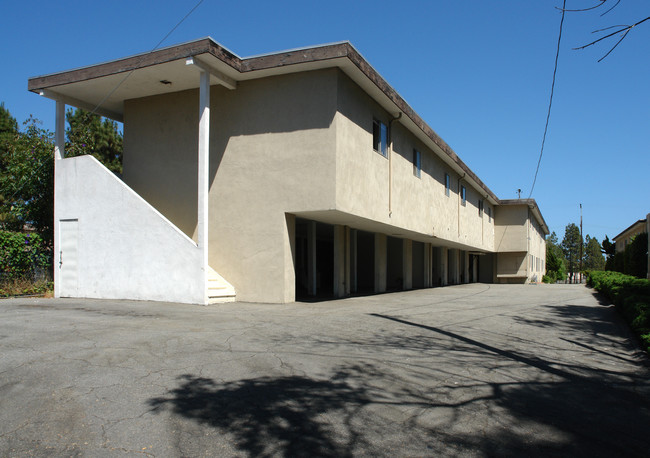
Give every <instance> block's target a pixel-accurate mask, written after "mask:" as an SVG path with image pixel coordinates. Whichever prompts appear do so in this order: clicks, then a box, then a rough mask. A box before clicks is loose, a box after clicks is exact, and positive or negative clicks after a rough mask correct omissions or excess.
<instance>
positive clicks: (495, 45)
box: [0, 0, 650, 240]
mask: <svg viewBox="0 0 650 458" xmlns="http://www.w3.org/2000/svg"><path fill="white" fill-rule="evenodd" d="M611 1H612V0H610V2H611ZM195 3H196V2H195V1H194V0H192V1H171V0H160V1H156V2H152V1H122V0H112V1H104V2H95V1H89V2H80V1H68V0H61V1H57V2H52V1H43V0H36V1H31V2H9V1H5V2H3V5H2V7H1V8H0V10H1V11H2V27H1V29H0V30H1V31H0V34H1V40H2V41H1V42H2V46H1V47H0V61H1V62H2V72H0V87H1V88H2V89H1V91H2V92H1V93H0V101H4V103H5V107H6V108H8V109H9V110H10V111H11V113H12V114H13V115H14V117H15V118H16V119H17V120H18V122H19V123H21V122H22V121H24V120H25V119H27V117H28V116H29V114H33V115H34V116H35V117H37V118H39V119H41V120H42V121H43V122H44V126H45V127H46V128H49V129H53V126H54V102H52V101H51V100H48V99H43V98H41V97H39V96H37V95H35V94H32V93H29V92H27V79H28V78H29V77H31V76H37V75H41V74H47V73H52V72H57V71H61V70H68V69H71V68H75V67H80V66H86V65H90V64H94V63H99V62H103V61H107V60H112V59H116V58H120V57H124V56H128V55H132V54H137V53H142V52H147V51H149V50H151V49H152V48H153V47H154V46H155V45H156V44H157V43H158V42H159V41H160V40H161V39H162V38H163V37H164V36H165V35H166V34H167V33H168V32H169V31H170V30H171V28H172V27H173V26H174V25H176V24H177V23H178V21H180V19H181V18H183V16H185V14H187V12H188V11H189V10H190V9H191V8H192V6H194V5H195ZM595 3H598V1H597V0H568V1H567V8H580V7H586V6H590V5H593V4H595ZM561 4H562V2H561V0H546V1H530V0H499V1H485V0H473V1H469V0H468V1H462V0H459V1H453V2H452V1H439V0H430V1H410V0H402V1H399V2H395V1H382V0H375V1H373V2H361V1H350V0H347V1H338V0H330V1H327V2H305V1H281V0H278V1H274V2H268V1H257V2H255V1H249V2H233V1H229V2H224V1H217V0H204V1H203V3H202V4H201V5H200V6H199V7H198V8H197V10H196V11H195V12H194V13H193V14H192V15H191V16H190V17H188V18H187V20H186V21H185V22H183V24H182V25H180V26H179V27H178V28H177V29H176V30H175V31H174V33H172V34H171V36H170V37H169V38H167V40H166V41H165V42H164V43H163V44H162V46H169V45H173V44H176V43H181V42H185V41H189V40H193V39H197V38H202V37H205V36H211V37H212V38H214V39H215V40H216V41H217V42H219V43H221V44H222V45H223V46H225V47H227V48H228V49H230V50H231V51H233V52H234V53H236V54H238V55H239V56H241V57H246V56H250V55H255V54H261V53H267V52H275V51H280V50H284V49H290V48H296V47H302V46H309V45H316V44H322V43H329V42H335V41H342V40H349V41H350V42H352V44H353V45H354V46H355V47H356V48H357V49H358V50H359V51H360V52H361V54H362V55H363V56H364V57H365V58H366V59H367V60H368V61H369V62H370V64H371V65H372V66H374V67H375V69H377V71H378V72H379V73H380V74H381V75H382V76H383V77H384V78H385V79H386V80H387V81H388V82H389V84H391V85H392V86H393V87H394V88H395V89H396V90H397V91H398V92H399V93H400V94H401V95H402V97H403V98H404V99H406V101H407V102H408V103H410V104H411V106H412V107H413V108H414V109H415V110H416V111H417V112H418V113H419V114H420V116H422V118H423V119H424V120H425V121H426V122H427V123H428V124H429V125H430V126H431V127H432V128H433V129H434V130H435V131H436V132H437V133H438V134H439V135H440V136H441V137H442V138H443V139H444V140H445V141H446V142H447V143H449V144H450V145H451V147H452V148H453V149H454V150H455V151H456V152H457V153H458V155H459V156H460V157H461V158H462V159H463V160H464V161H465V162H466V163H467V164H468V165H469V167H470V168H471V169H472V170H473V171H474V172H476V173H477V174H478V176H479V177H480V178H481V179H482V180H483V181H484V182H485V183H486V184H487V185H488V186H489V187H490V188H491V189H492V190H493V191H494V192H495V193H496V195H497V196H498V197H499V198H501V199H511V198H516V197H517V194H516V190H517V188H521V189H522V197H527V196H528V193H529V191H530V188H531V185H532V181H533V175H534V172H535V167H536V164H537V159H538V156H539V150H540V146H541V140H542V134H543V130H544V123H545V119H546V110H547V104H548V98H549V92H550V85H551V78H552V72H553V61H554V58H555V49H556V43H557V35H558V29H559V23H560V12H559V11H558V10H557V9H556V8H555V7H559V6H561ZM648 15H650V6H649V2H647V1H640V0H622V1H621V3H620V5H619V6H618V7H617V8H616V9H614V10H613V11H612V12H611V13H609V14H607V15H605V16H604V17H600V15H599V13H598V10H596V12H591V13H570V14H569V13H568V14H567V16H566V18H565V23H564V33H563V38H562V40H563V41H562V46H561V51H560V61H559V68H558V74H557V82H556V88H555V99H554V104H553V112H552V114H551V122H550V126H549V132H548V137H547V141H546V147H545V151H544V157H543V159H542V164H541V167H540V171H539V177H538V180H537V184H536V186H535V190H534V193H533V197H534V198H535V199H537V202H538V203H539V205H540V208H541V210H542V213H543V215H544V217H545V219H546V221H547V223H548V225H549V227H550V229H551V231H555V232H556V233H557V234H558V236H559V237H560V239H561V238H562V237H563V235H564V228H565V226H566V225H567V224H568V223H570V222H574V223H576V224H577V223H579V218H580V212H579V204H580V203H582V204H583V215H584V233H585V234H590V235H592V236H595V237H597V238H598V240H602V239H603V238H604V236H605V234H607V235H609V237H610V238H611V237H613V236H614V235H616V234H618V233H619V232H621V231H622V230H623V229H625V228H626V227H627V226H629V225H630V224H632V223H633V222H635V221H636V220H638V219H640V218H643V217H645V215H646V214H647V213H649V212H650V154H649V153H650V59H648V51H649V50H650V22H649V23H645V24H643V25H641V26H639V27H638V28H637V29H635V30H634V31H633V32H632V33H630V34H629V35H628V38H627V39H626V40H625V41H624V42H623V43H622V44H621V45H620V46H619V47H618V48H617V49H616V50H615V51H614V52H613V53H612V54H611V55H610V56H609V57H607V58H606V59H605V60H604V61H603V62H600V63H598V62H597V60H598V59H599V58H600V57H601V56H602V55H603V54H604V53H605V52H606V51H607V50H608V49H609V47H608V46H609V45H610V43H611V44H613V43H614V42H611V41H610V42H607V43H604V44H602V45H600V46H594V47H591V48H589V49H587V50H583V51H574V50H572V49H571V48H573V47H576V46H579V45H582V44H586V43H588V42H589V41H591V40H592V39H593V38H594V35H592V34H591V32H592V31H593V30H595V29H599V28H603V27H606V26H610V25H615V24H630V23H633V22H636V21H637V20H639V19H641V18H643V17H646V16H648Z"/></svg>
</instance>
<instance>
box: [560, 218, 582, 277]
mask: <svg viewBox="0 0 650 458" xmlns="http://www.w3.org/2000/svg"><path fill="white" fill-rule="evenodd" d="M580 245H582V237H580V229H578V226H576V225H575V224H574V223H570V224H568V225H567V226H566V228H565V229H564V238H563V239H562V252H563V253H564V259H565V260H566V261H567V265H568V271H569V281H570V282H571V283H573V282H574V274H575V273H576V272H577V271H578V269H579V261H580Z"/></svg>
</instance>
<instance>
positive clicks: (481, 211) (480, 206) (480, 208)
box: [478, 199, 483, 216]
mask: <svg viewBox="0 0 650 458" xmlns="http://www.w3.org/2000/svg"><path fill="white" fill-rule="evenodd" d="M478 216H483V199H479V201H478Z"/></svg>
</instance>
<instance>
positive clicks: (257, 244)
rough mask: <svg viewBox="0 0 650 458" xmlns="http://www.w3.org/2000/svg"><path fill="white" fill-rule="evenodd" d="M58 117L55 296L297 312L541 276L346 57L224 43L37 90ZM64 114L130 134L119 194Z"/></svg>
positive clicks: (499, 210)
mask: <svg viewBox="0 0 650 458" xmlns="http://www.w3.org/2000/svg"><path fill="white" fill-rule="evenodd" d="M29 90H31V91H33V92H36V93H39V94H41V95H44V96H46V97H49V98H52V99H54V100H56V116H57V121H56V135H55V136H56V145H57V147H56V151H55V177H56V178H55V246H56V249H55V252H56V259H55V265H56V268H55V294H56V296H72V297H98V298H131V299H149V300H168V301H181V302H189V303H209V302H213V301H223V300H233V299H234V298H235V297H236V298H237V300H242V301H262V302H288V301H293V300H295V299H296V297H298V298H302V297H307V296H316V297H341V296H345V295H348V294H355V293H368V292H369V293H373V292H384V291H391V290H401V289H410V288H424V287H431V286H441V285H448V284H459V283H467V282H477V281H481V282H513V281H518V282H526V281H536V280H538V279H541V275H542V273H543V272H544V259H545V251H546V250H545V235H546V234H547V233H548V228H547V226H546V224H545V222H544V219H543V218H542V215H541V213H540V211H539V208H538V206H537V204H536V203H535V201H534V200H515V201H501V200H499V198H497V196H496V195H494V193H493V192H492V191H490V189H489V188H488V187H487V186H486V185H485V184H484V183H483V182H482V181H481V180H480V179H479V178H478V177H477V176H476V175H475V174H474V173H473V172H472V171H471V170H470V169H469V168H468V167H467V165H465V163H464V162H463V161H462V160H461V159H460V158H459V157H458V156H457V155H456V154H455V153H454V151H453V150H452V149H451V148H450V147H449V146H448V145H447V144H446V143H445V142H444V141H443V140H442V139H441V138H440V137H439V136H438V135H437V134H436V133H435V132H434V131H433V130H432V129H431V128H430V127H429V126H428V125H427V124H426V123H425V122H424V121H423V120H422V119H421V118H420V117H419V116H418V115H417V113H415V112H414V111H413V110H412V109H411V107H410V106H409V105H408V104H407V103H406V102H405V101H404V100H403V99H402V98H401V97H400V96H399V95H398V94H397V92H396V91H395V90H394V89H393V88H392V87H391V86H389V85H388V83H387V82H386V81H385V80H384V79H382V77H381V76H380V75H379V74H378V73H377V72H376V71H375V70H374V69H373V68H372V67H371V66H370V65H369V64H368V62H366V61H365V60H364V59H363V57H361V55H360V54H359V53H358V52H357V51H356V50H355V49H354V48H353V47H352V46H351V45H350V44H349V43H336V44H330V45H324V46H317V47H313V48H306V49H298V50H292V51H285V52H280V53H277V54H269V55H263V56H257V57H251V58H240V57H238V56H236V55H235V54H233V53H231V52H230V51H228V50H226V49H225V48H223V47H222V46H220V45H219V44H217V43H216V42H214V41H213V40H212V39H210V38H205V39H201V40H197V41H193V42H190V43H185V44H181V45H177V46H173V47H169V48H165V49H161V50H157V51H154V52H150V53H147V54H142V55H138V56H133V57H128V58H124V59H120V60H117V61H113V62H108V63H103V64H99V65H93V66H89V67H85V68H80V69H75V70H70V71H66V72H61V73H56V74H51V75H46V76H41V77H35V78H31V79H30V80H29ZM66 105H70V106H75V107H80V108H85V109H89V110H94V111H95V112H96V113H98V114H101V115H103V116H107V117H109V118H111V119H115V120H118V121H121V122H123V123H124V159H123V165H124V172H123V176H122V177H121V178H118V177H116V176H115V175H113V174H112V173H110V172H109V171H108V170H107V169H105V168H104V167H103V166H102V165H101V164H100V163H99V162H97V161H96V160H95V159H94V158H92V157H91V156H80V157H70V158H65V151H64V145H65V141H64V140H65V139H64V130H65V129H64V128H65V107H66Z"/></svg>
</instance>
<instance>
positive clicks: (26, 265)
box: [0, 231, 51, 281]
mask: <svg viewBox="0 0 650 458" xmlns="http://www.w3.org/2000/svg"><path fill="white" fill-rule="evenodd" d="M50 258H51V256H50V251H49V250H48V249H47V247H46V245H45V243H44V242H43V238H42V237H41V236H40V235H38V234H24V233H22V232H10V231H0V279H2V280H4V281H7V280H12V279H15V278H22V277H28V278H32V277H33V274H34V272H35V271H36V270H38V269H47V268H48V266H49V265H50Z"/></svg>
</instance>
